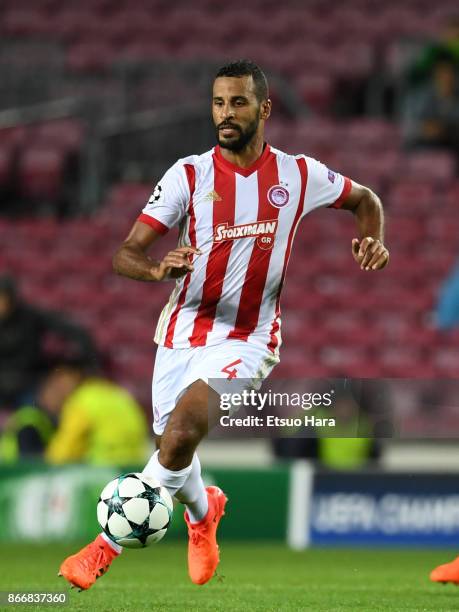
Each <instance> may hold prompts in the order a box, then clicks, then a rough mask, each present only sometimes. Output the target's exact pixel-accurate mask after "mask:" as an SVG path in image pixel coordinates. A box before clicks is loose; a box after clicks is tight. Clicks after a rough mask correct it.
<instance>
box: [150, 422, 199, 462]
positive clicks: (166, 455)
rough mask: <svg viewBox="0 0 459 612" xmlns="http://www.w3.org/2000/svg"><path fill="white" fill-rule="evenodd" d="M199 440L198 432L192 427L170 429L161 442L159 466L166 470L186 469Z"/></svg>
mask: <svg viewBox="0 0 459 612" xmlns="http://www.w3.org/2000/svg"><path fill="white" fill-rule="evenodd" d="M200 439H201V435H200V432H199V431H198V430H197V429H196V428H194V427H186V428H181V427H180V428H179V427H177V428H171V429H170V431H168V432H167V436H163V439H162V440H161V447H160V452H159V457H160V462H161V464H162V465H163V466H164V467H165V468H167V469H181V468H183V467H186V466H187V465H189V464H190V463H191V461H192V458H193V454H194V451H195V450H196V447H197V445H198V444H199V440H200Z"/></svg>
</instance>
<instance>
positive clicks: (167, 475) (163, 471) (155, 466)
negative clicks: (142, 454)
mask: <svg viewBox="0 0 459 612" xmlns="http://www.w3.org/2000/svg"><path fill="white" fill-rule="evenodd" d="M158 455H159V451H156V452H155V453H153V455H152V456H151V459H150V461H149V462H148V463H147V465H146V466H145V467H144V469H143V472H142V473H143V474H145V476H152V477H153V478H156V480H159V482H160V483H161V484H162V485H163V487H166V489H167V490H168V491H169V493H170V494H171V496H173V495H175V494H176V492H177V491H178V490H179V489H181V488H182V487H183V485H184V484H185V481H186V479H187V478H188V476H189V475H190V472H191V469H192V465H193V464H191V465H189V466H188V467H186V468H183V469H182V470H177V471H172V470H168V469H167V468H165V467H164V466H163V465H161V464H160V462H159V459H158Z"/></svg>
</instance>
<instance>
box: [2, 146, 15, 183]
mask: <svg viewBox="0 0 459 612" xmlns="http://www.w3.org/2000/svg"><path fill="white" fill-rule="evenodd" d="M13 162H14V150H13V149H12V147H10V146H8V145H6V146H5V145H0V189H5V188H6V187H7V186H8V185H9V184H10V182H11V180H12V178H13V177H12V172H13Z"/></svg>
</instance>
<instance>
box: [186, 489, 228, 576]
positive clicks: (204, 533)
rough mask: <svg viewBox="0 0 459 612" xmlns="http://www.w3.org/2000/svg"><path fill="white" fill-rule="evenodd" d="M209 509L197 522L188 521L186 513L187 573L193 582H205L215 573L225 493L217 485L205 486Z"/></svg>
mask: <svg viewBox="0 0 459 612" xmlns="http://www.w3.org/2000/svg"><path fill="white" fill-rule="evenodd" d="M206 491H207V499H208V502H209V509H208V511H207V514H206V516H205V517H204V518H203V519H202V521H199V523H190V519H189V516H188V513H187V512H185V521H186V524H187V525H188V536H189V541H188V573H189V574H190V578H191V580H192V582H194V583H195V584H205V583H206V582H208V581H209V580H210V579H211V578H212V576H213V575H214V574H215V570H216V569H217V565H218V562H219V561H220V554H219V549H218V544H217V527H218V524H219V522H220V519H221V518H222V516H223V515H224V514H225V505H226V502H227V501H228V500H227V498H226V495H225V494H224V493H223V491H222V490H221V489H219V488H218V487H206Z"/></svg>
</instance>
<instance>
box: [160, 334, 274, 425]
mask: <svg viewBox="0 0 459 612" xmlns="http://www.w3.org/2000/svg"><path fill="white" fill-rule="evenodd" d="M278 363H279V358H278V357H277V356H276V355H274V354H273V353H272V352H271V351H270V350H269V349H267V348H265V347H262V346H257V345H254V344H249V343H247V342H243V341H241V340H227V341H226V342H224V343H222V344H218V345H215V346H196V347H192V348H181V349H180V348H166V347H164V346H158V350H157V353H156V360H155V367H154V371H153V385H152V394H153V431H154V432H155V434H156V435H161V434H162V433H163V432H164V429H165V427H166V423H167V420H168V418H169V416H170V414H171V412H172V411H173V410H174V408H175V406H176V405H177V402H178V400H179V399H180V397H181V396H182V395H183V393H184V392H185V391H186V389H187V388H188V387H189V386H190V385H191V384H193V383H194V382H195V381H197V380H203V381H204V382H206V383H207V384H209V385H210V386H211V387H213V388H214V389H215V391H217V392H219V389H218V385H216V384H215V383H214V382H213V381H212V379H229V378H230V379H235V378H237V379H243V380H252V379H255V380H258V381H263V380H264V379H265V378H266V377H267V376H269V374H270V373H271V371H272V369H273V368H274V366H275V365H277V364H278Z"/></svg>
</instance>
